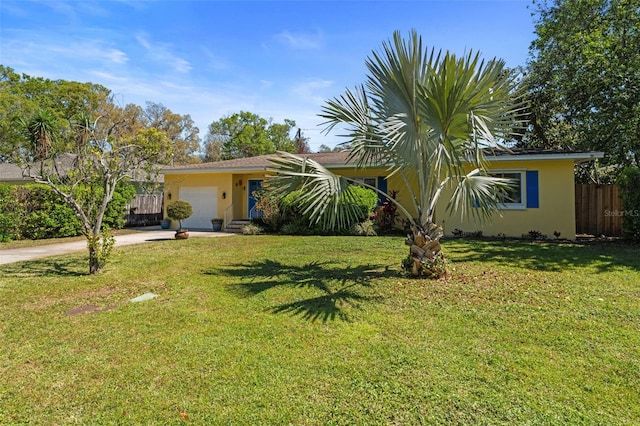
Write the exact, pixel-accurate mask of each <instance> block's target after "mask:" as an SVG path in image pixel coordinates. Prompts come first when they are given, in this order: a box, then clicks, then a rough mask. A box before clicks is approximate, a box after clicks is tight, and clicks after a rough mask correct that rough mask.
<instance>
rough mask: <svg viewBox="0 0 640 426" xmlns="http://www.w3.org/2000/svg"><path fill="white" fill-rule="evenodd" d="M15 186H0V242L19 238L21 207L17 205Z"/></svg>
mask: <svg viewBox="0 0 640 426" xmlns="http://www.w3.org/2000/svg"><path fill="white" fill-rule="evenodd" d="M15 188H16V187H15V186H10V185H6V184H0V242H5V241H11V240H14V239H16V238H19V237H20V223H21V216H22V211H23V209H22V206H21V205H20V204H18V200H17V198H16V194H15Z"/></svg>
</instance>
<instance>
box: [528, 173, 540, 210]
mask: <svg viewBox="0 0 640 426" xmlns="http://www.w3.org/2000/svg"><path fill="white" fill-rule="evenodd" d="M538 207H540V191H539V187H538V171H537V170H527V208H528V209H537V208H538Z"/></svg>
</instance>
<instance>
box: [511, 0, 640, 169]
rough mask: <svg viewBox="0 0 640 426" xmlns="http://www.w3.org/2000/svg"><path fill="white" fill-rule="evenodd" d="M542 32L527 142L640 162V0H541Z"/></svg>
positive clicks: (608, 160) (534, 50)
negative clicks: (601, 153)
mask: <svg viewBox="0 0 640 426" xmlns="http://www.w3.org/2000/svg"><path fill="white" fill-rule="evenodd" d="M533 6H534V13H535V15H534V16H535V18H536V25H535V33H536V39H535V40H534V41H533V43H532V44H531V47H530V52H529V53H530V56H529V62H528V65H527V69H526V74H525V79H524V81H523V85H524V87H526V88H527V90H528V96H529V100H530V107H531V122H530V126H529V132H528V133H527V134H526V135H525V138H524V139H523V140H522V141H521V144H522V145H524V146H533V147H544V148H569V149H581V150H599V151H604V152H605V158H604V162H605V164H608V165H612V166H614V167H616V168H618V169H622V167H624V166H625V165H628V164H640V31H638V28H640V7H639V3H638V1H637V0H534V1H533Z"/></svg>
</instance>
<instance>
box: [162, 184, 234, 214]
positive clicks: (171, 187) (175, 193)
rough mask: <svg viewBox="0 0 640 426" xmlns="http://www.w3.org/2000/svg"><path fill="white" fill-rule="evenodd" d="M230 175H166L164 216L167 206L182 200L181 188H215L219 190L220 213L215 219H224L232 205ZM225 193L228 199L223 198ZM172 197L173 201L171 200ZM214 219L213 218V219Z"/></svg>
mask: <svg viewBox="0 0 640 426" xmlns="http://www.w3.org/2000/svg"><path fill="white" fill-rule="evenodd" d="M231 178H232V176H231V175H230V174H218V173H206V174H205V173H185V174H165V176H164V206H165V210H164V215H165V216H166V214H167V210H166V208H167V204H168V203H171V202H172V201H176V200H178V199H179V198H180V195H179V194H180V188H181V187H204V186H215V187H217V188H218V200H217V205H218V212H217V214H216V215H215V217H220V218H221V217H223V216H224V211H225V210H226V209H227V207H229V206H230V205H231V203H232V194H231V191H232V188H233V184H232V181H231ZM223 193H225V195H226V197H225V198H223ZM169 195H171V199H169ZM212 219H213V217H212Z"/></svg>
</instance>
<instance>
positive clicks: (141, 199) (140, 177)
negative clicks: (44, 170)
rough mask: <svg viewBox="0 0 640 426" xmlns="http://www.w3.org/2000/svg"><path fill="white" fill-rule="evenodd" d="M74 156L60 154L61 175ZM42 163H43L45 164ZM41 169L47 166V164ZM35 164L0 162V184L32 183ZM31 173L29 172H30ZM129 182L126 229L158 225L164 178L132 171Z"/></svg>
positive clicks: (160, 216)
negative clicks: (131, 194) (132, 195)
mask: <svg viewBox="0 0 640 426" xmlns="http://www.w3.org/2000/svg"><path fill="white" fill-rule="evenodd" d="M74 159H75V157H74V156H73V155H72V154H66V155H61V156H60V157H58V159H57V160H56V164H55V167H56V168H57V170H58V171H59V172H60V174H61V175H62V176H64V175H65V172H66V170H68V169H69V168H71V167H72V166H73V161H74ZM45 164H46V163H45ZM45 167H51V165H47V166H45ZM38 168H39V164H36V165H35V166H32V168H31V170H29V169H23V168H21V167H19V166H18V165H16V164H13V163H0V184H2V183H5V184H9V185H24V184H27V183H33V182H34V180H33V178H31V177H30V174H37V173H38ZM31 171H33V173H31ZM131 178H132V180H131V182H132V184H133V186H134V187H135V188H136V196H135V198H134V199H133V200H132V201H131V203H129V205H128V206H127V209H128V213H127V214H126V220H127V226H142V225H153V224H158V223H160V221H161V220H162V217H163V215H162V210H163V208H162V200H163V199H162V190H163V184H164V176H163V175H156V176H155V178H154V179H153V180H152V181H149V179H147V176H146V173H145V172H143V171H139V170H138V171H135V172H133V173H132V174H131Z"/></svg>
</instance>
